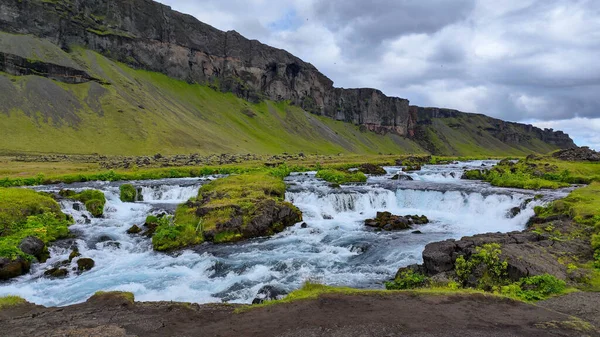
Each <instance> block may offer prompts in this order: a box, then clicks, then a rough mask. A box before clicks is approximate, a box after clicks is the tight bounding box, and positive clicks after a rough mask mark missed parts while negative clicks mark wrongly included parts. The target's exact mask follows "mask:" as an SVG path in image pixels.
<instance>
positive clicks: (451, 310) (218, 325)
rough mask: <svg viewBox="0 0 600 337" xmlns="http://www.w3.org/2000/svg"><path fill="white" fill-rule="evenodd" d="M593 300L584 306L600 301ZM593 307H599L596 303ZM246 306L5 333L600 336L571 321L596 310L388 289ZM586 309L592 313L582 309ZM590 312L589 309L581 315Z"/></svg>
mask: <svg viewBox="0 0 600 337" xmlns="http://www.w3.org/2000/svg"><path fill="white" fill-rule="evenodd" d="M597 300H598V298H597V296H596V298H591V297H590V298H589V299H588V300H587V301H588V302H591V301H597ZM591 303H595V302H591ZM243 307H244V306H241V305H226V304H208V305H195V304H186V303H172V302H154V303H152V302H148V303H140V302H131V301H130V299H128V298H126V297H124V296H120V295H118V294H105V295H101V296H94V297H92V298H91V299H90V300H88V301H86V302H85V303H81V304H77V305H73V306H68V307H62V308H44V307H41V306H35V305H32V304H19V305H14V306H11V307H8V308H4V309H2V310H0V325H2V326H3V329H2V331H0V335H2V336H8V335H10V336H12V337H17V336H31V335H44V336H103V337H108V336H110V337H112V336H115V337H116V336H149V337H151V336H221V337H227V336H232V337H237V336H249V337H250V336H257V337H258V336H260V337H265V336H286V337H292V336H294V337H295V336H298V337H299V336H323V337H324V336H348V337H352V336H374V337H377V336H391V335H401V336H440V337H441V336H457V337H458V336H460V337H468V336H482V335H485V336H598V335H599V334H598V327H597V326H594V325H592V324H590V323H588V322H587V321H585V320H583V319H581V318H579V317H576V316H574V315H573V314H575V313H577V314H579V315H580V316H593V315H594V314H595V312H594V306H587V307H584V306H578V308H579V310H572V311H571V310H563V311H561V310H556V309H558V307H557V306H555V305H553V304H551V303H549V304H548V305H545V304H541V305H538V306H533V305H529V304H525V303H521V302H515V301H512V300H509V299H505V298H500V297H496V296H489V295H482V294H424V293H418V292H388V293H385V294H383V293H381V294H376V295H366V294H362V295H360V294H358V295H357V294H355V295H348V294H323V295H321V296H319V297H317V298H314V299H307V300H299V301H294V302H290V303H283V304H278V305H272V306H267V307H259V308H254V309H251V310H242V311H241V312H240V310H239V309H240V308H243ZM585 308H587V310H585ZM584 311H585V312H584Z"/></svg>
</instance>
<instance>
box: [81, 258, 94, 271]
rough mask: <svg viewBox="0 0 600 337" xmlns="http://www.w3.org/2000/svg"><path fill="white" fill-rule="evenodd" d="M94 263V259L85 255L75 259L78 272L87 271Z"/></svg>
mask: <svg viewBox="0 0 600 337" xmlns="http://www.w3.org/2000/svg"><path fill="white" fill-rule="evenodd" d="M95 265H96V262H94V260H92V259H90V258H87V257H83V258H80V259H79V260H77V270H78V271H80V272H84V271H88V270H90V269H92V268H94V266H95Z"/></svg>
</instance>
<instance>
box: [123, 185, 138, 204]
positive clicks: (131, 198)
mask: <svg viewBox="0 0 600 337" xmlns="http://www.w3.org/2000/svg"><path fill="white" fill-rule="evenodd" d="M119 192H120V193H119V198H120V199H121V201H123V202H135V201H136V200H135V197H136V196H137V190H136V189H135V187H134V186H133V185H131V184H123V185H121V186H119Z"/></svg>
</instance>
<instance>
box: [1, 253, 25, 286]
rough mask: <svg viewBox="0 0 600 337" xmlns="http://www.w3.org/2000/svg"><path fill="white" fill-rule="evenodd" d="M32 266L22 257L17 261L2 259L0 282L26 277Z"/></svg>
mask: <svg viewBox="0 0 600 337" xmlns="http://www.w3.org/2000/svg"><path fill="white" fill-rule="evenodd" d="M30 268H31V264H30V263H29V261H27V260H25V259H24V258H22V257H18V258H17V259H15V260H11V259H9V258H5V257H0V281H5V280H8V279H11V278H13V277H18V276H21V275H25V274H27V273H28V272H29V269H30Z"/></svg>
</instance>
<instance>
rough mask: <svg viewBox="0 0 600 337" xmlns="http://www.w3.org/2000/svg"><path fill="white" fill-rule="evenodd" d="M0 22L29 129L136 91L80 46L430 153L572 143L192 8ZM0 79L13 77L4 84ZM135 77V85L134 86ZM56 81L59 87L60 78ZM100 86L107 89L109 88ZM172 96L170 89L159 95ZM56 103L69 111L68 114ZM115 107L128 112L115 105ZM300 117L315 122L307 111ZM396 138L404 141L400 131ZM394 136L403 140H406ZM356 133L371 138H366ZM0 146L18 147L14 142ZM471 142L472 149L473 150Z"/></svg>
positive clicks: (3, 8)
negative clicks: (352, 82)
mask: <svg viewBox="0 0 600 337" xmlns="http://www.w3.org/2000/svg"><path fill="white" fill-rule="evenodd" d="M0 31H2V32H3V33H2V34H1V35H0V71H1V72H2V74H5V75H3V76H4V77H6V78H7V79H6V80H0V87H1V88H3V89H5V96H2V94H0V98H2V99H3V100H5V101H6V103H5V104H4V107H0V109H3V110H4V112H5V113H6V114H9V113H10V111H13V112H14V111H23V112H24V113H25V115H26V116H27V117H28V118H34V119H35V123H34V124H35V126H36V127H38V128H39V127H40V124H39V123H40V119H39V118H37V117H35V116H38V117H39V116H40V115H41V116H43V117H44V118H42V120H44V121H45V122H48V121H50V122H51V123H57V121H58V123H59V124H60V125H63V124H64V123H63V122H65V121H66V124H67V125H68V126H70V127H72V128H74V129H75V130H78V128H79V129H81V125H80V124H79V123H80V122H81V120H84V119H85V118H83V117H81V116H78V111H82V110H85V109H87V108H89V109H90V110H93V111H94V112H96V114H99V115H102V114H103V113H104V112H105V111H102V112H99V111H100V110H102V108H103V106H105V105H108V104H111V103H107V102H103V100H102V97H105V96H106V94H102V93H101V92H103V91H111V90H115V89H114V88H118V89H116V90H117V93H116V95H119V96H121V97H123V98H124V100H126V101H131V100H132V99H133V100H136V101H145V99H140V98H139V97H133V98H132V97H131V96H132V95H133V96H135V95H136V94H135V93H130V92H128V93H123V92H122V91H123V90H120V89H123V88H120V87H119V85H120V84H122V83H120V81H119V80H116V79H115V78H114V75H111V74H109V73H108V71H107V70H106V67H104V68H103V66H102V65H101V64H100V65H98V64H99V63H102V62H104V61H103V60H101V61H98V60H91V61H90V56H89V55H90V54H89V53H87V54H86V53H84V52H82V51H81V50H82V49H83V50H85V51H90V52H94V53H96V54H98V56H95V55H94V56H93V58H98V57H102V58H106V59H108V60H109V61H110V62H117V66H118V67H122V66H126V67H128V68H131V69H135V70H137V71H141V70H144V71H149V72H156V73H161V74H164V75H166V76H168V77H169V78H172V79H176V80H181V81H185V82H187V83H189V84H199V85H203V86H209V87H211V88H212V89H213V90H216V91H218V92H221V93H233V94H234V95H235V96H237V97H238V98H241V99H243V100H244V101H246V102H249V103H259V102H263V101H272V102H282V101H286V102H288V104H289V105H290V106H293V107H294V108H301V109H302V110H303V111H305V112H309V113H310V114H312V115H315V116H323V117H327V118H330V119H332V120H337V121H343V122H347V123H350V124H351V125H356V126H359V127H360V130H361V132H367V131H371V132H374V133H377V134H379V135H383V134H387V135H393V137H397V139H396V138H394V143H395V144H396V145H398V146H400V147H403V146H404V147H405V148H406V147H408V149H407V150H409V151H410V150H414V149H412V148H411V147H412V146H413V144H414V145H415V146H414V148H417V149H420V150H423V151H427V152H431V153H436V154H468V153H470V152H477V153H478V152H484V151H483V150H484V149H485V148H490V147H491V152H498V153H499V152H505V153H510V152H512V150H515V151H516V152H519V151H520V152H543V151H548V150H553V149H557V148H571V147H574V146H575V145H574V143H573V141H572V140H571V139H570V138H569V136H568V135H566V134H564V133H562V132H560V131H553V130H548V129H546V130H542V129H539V128H536V127H533V126H531V125H524V124H518V123H509V122H504V121H501V120H498V119H493V118H489V117H485V116H483V115H475V114H466V113H462V112H459V111H454V110H447V109H437V108H421V107H416V106H410V105H409V101H408V100H406V99H402V98H397V97H388V96H386V95H384V94H383V93H382V92H381V91H379V90H376V89H369V88H362V89H342V88H336V87H334V85H333V81H332V80H330V79H329V78H327V77H326V76H325V75H324V74H322V73H320V72H319V71H318V70H317V69H316V68H315V67H314V66H313V65H311V64H310V63H307V62H304V61H302V60H301V59H299V58H298V57H295V56H294V55H292V54H290V53H288V52H286V51H285V50H281V49H276V48H273V47H270V46H267V45H264V44H262V43H260V42H259V41H256V40H249V39H246V38H244V37H243V36H241V35H240V34H238V33H237V32H235V31H229V32H223V31H220V30H218V29H215V28H213V27H211V26H209V25H207V24H204V23H202V22H200V21H198V20H197V19H195V18H194V17H192V16H190V15H186V14H182V13H179V12H176V11H173V10H171V9H170V7H168V6H165V5H162V4H160V3H157V2H154V1H149V0H52V1H49V0H3V1H2V2H1V3H0ZM32 51H33V52H32ZM123 72H124V71H119V73H121V74H122V73H123ZM11 76H17V77H23V76H34V77H43V78H46V79H49V80H51V81H52V82H53V83H56V82H59V83H64V84H68V85H79V84H86V83H87V85H88V87H89V88H92V89H87V90H88V95H87V96H88V97H87V98H86V99H89V100H93V101H97V102H95V103H90V102H87V101H85V102H80V101H81V97H72V98H68V97H67V96H66V95H67V94H64V93H60V94H58V93H56V94H49V96H51V97H50V98H43V97H42V96H44V95H43V94H42V95H41V96H40V93H39V91H44V90H46V91H48V89H47V88H45V86H47V85H48V84H47V82H42V81H40V80H35V81H37V82H36V84H35V88H32V87H33V86H34V85H33V84H31V83H29V82H28V84H27V85H24V84H22V85H21V86H20V88H21V89H23V88H25V87H27V88H28V89H29V90H30V91H27V92H26V93H23V92H18V90H19V88H16V89H15V88H14V86H15V85H14V83H15V82H18V80H16V79H15V78H12V77H11ZM8 77H11V79H10V80H11V81H12V82H13V84H11V83H9V82H8ZM127 77H128V78H131V77H132V76H130V75H128V76H127ZM90 82H91V83H92V84H90ZM135 82H136V81H135V80H134V81H133V82H132V83H133V84H134V85H135ZM137 82H138V83H141V80H139V79H137ZM44 83H46V84H44ZM11 85H12V86H13V87H10V86H11ZM55 86H56V85H53V87H55ZM59 86H60V87H61V88H63V89H64V85H59ZM109 86H113V89H108V87H109ZM32 91H33V92H32ZM67 91H69V92H73V91H76V90H71V89H69V90H67ZM124 91H127V89H125V90H124ZM163 91H164V90H161V92H163ZM8 92H11V94H7V93H8ZM25 94H27V95H29V97H32V99H35V100H39V99H48V100H50V101H49V102H47V103H44V104H38V103H31V102H23V101H17V100H16V99H15V98H14V97H15V95H17V96H18V95H25ZM9 95H10V97H9ZM56 95H59V96H64V97H65V99H67V100H68V101H69V100H71V99H72V100H73V104H71V106H68V107H63V108H62V110H60V111H58V108H56V107H57V106H61V105H63V104H64V102H53V101H52V99H55V98H56ZM47 96H48V95H47ZM138 96H139V95H138ZM153 96H155V95H153ZM90 97H91V98H90ZM154 98H155V97H154ZM174 99H175V98H168V101H169V102H172V101H173V100H174ZM77 101H79V102H77ZM108 101H110V102H114V101H115V99H110V100H108ZM38 105H39V106H43V107H38ZM161 105H166V103H164V104H162V103H161ZM48 106H50V108H48ZM95 106H97V107H95ZM136 106H137V107H144V104H142V103H140V104H137V103H136V104H133V107H136ZM185 108H186V111H187V110H189V111H191V112H192V114H194V113H195V112H194V111H192V110H194V107H185ZM36 109H37V110H36ZM52 109H55V110H56V111H52ZM65 109H66V110H68V111H71V113H70V114H71V115H73V116H71V117H69V118H67V117H68V116H66V114H68V113H67V112H65ZM139 109H141V110H145V109H142V108H139ZM139 109H138V110H139ZM161 109H162V110H163V111H164V110H165V108H164V107H163V106H161V107H157V108H156V109H155V110H157V111H158V110H161ZM109 110H110V109H109ZM115 110H117V111H122V113H128V109H124V108H123V107H120V108H115ZM134 110H136V109H134ZM150 110H153V109H152V107H151V108H150ZM168 110H174V109H173V108H169V109H168ZM242 110H243V109H242ZM250 110H252V109H250ZM138 112H139V111H138ZM142 112H143V111H142ZM131 113H134V111H131ZM255 113H256V111H250V112H248V111H246V113H245V114H246V115H247V116H249V117H250V118H252V117H253V116H252V115H253V114H255ZM195 114H196V115H198V114H199V113H195ZM307 118H311V117H307ZM318 121H321V119H318ZM61 123H62V124H61ZM325 123H327V122H325ZM142 124H143V123H138V124H137V125H138V126H140V125H142ZM155 124H156V123H155ZM308 124H310V125H312V127H313V128H314V127H316V126H315V125H314V122H312V121H311V122H310V123H308ZM8 126H10V125H8ZM328 128H330V127H328ZM284 129H286V132H293V130H292V131H290V130H289V129H293V127H292V126H289V127H288V125H285V126H284ZM166 130H171V129H169V128H167V129H166ZM148 132H150V131H148ZM186 132H187V130H186ZM323 132H324V131H320V132H319V133H321V134H323ZM187 133H192V131H189V132H187ZM334 134H335V135H334ZM465 134H468V135H469V138H468V139H466V138H465V139H463V138H464V135H465ZM339 135H340V132H338V131H337V130H334V131H333V133H332V135H331V137H329V138H331V139H328V141H332V142H333V143H334V144H336V146H338V145H339V147H340V148H342V149H346V150H349V151H354V152H360V151H356V150H353V149H355V148H356V147H357V146H359V145H355V144H351V145H348V144H346V143H348V142H350V143H352V142H353V140H348V139H333V138H336V137H338V136H339ZM142 137H143V135H142ZM339 137H342V136H339ZM490 137H491V138H490ZM400 138H403V139H404V140H402V141H401V140H398V139H400ZM332 139H333V140H332ZM199 141H200V140H199V139H198V142H199ZM403 142H409V143H410V144H411V145H410V146H406V143H403ZM168 143H169V144H172V145H173V144H174V145H173V149H175V148H177V144H175V143H177V142H174V141H172V140H169V142H168ZM363 143H364V144H363V145H365V144H366V145H365V146H366V147H369V145H368V142H366V143H365V142H363ZM185 146H187V144H186V145H185ZM185 146H183V147H181V148H185ZM4 147H5V148H6V149H8V150H11V149H12V150H18V147H14V146H11V145H6V146H4ZM359 147H360V146H359ZM383 148H385V149H388V148H387V147H385V146H384V147H383ZM475 148H477V149H478V150H477V151H471V150H472V149H475ZM178 149H179V148H178ZM291 149H292V150H294V149H295V148H294V147H291ZM215 150H218V149H215ZM223 150H226V151H230V150H232V149H230V148H226V149H225V148H223ZM233 150H235V149H233ZM282 150H286V148H282ZM479 150H481V151H479ZM42 151H44V150H42ZM57 151H61V150H60V149H57ZM101 151H102V150H99V151H98V152H101ZM136 151H137V150H136ZM140 151H141V152H143V151H144V150H140ZM173 151H175V150H173ZM134 152H135V151H134ZM267 152H268V151H267ZM271 152H272V151H271ZM379 152H381V151H379ZM516 152H515V153H516Z"/></svg>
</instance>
